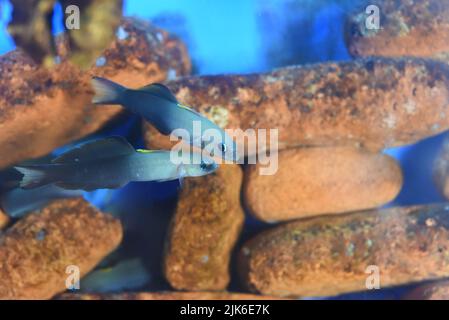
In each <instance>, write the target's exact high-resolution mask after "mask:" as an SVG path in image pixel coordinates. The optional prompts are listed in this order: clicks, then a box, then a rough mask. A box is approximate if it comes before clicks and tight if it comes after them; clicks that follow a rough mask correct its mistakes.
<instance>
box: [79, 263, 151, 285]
mask: <svg viewBox="0 0 449 320" xmlns="http://www.w3.org/2000/svg"><path fill="white" fill-rule="evenodd" d="M150 281H151V276H150V273H149V272H148V271H147V270H146V268H145V266H144V264H143V263H142V261H141V260H140V259H130V260H125V261H122V262H119V263H117V264H116V265H114V266H112V267H108V268H102V269H97V270H94V271H92V272H91V273H89V274H87V275H86V276H85V277H84V278H83V279H81V290H82V291H83V292H95V293H107V292H119V291H123V290H136V289H139V288H142V287H144V286H145V285H146V284H148V283H149V282H150Z"/></svg>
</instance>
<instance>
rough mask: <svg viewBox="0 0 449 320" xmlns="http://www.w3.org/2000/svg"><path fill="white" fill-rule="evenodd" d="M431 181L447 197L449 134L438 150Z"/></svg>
mask: <svg viewBox="0 0 449 320" xmlns="http://www.w3.org/2000/svg"><path fill="white" fill-rule="evenodd" d="M432 174H433V181H434V183H435V186H436V187H437V189H438V190H439V191H440V193H441V194H442V195H443V196H444V197H445V198H446V199H449V136H447V137H446V138H445V139H444V141H443V145H442V147H441V149H440V150H439V152H438V154H437V156H436V158H435V160H434V162H433V168H432Z"/></svg>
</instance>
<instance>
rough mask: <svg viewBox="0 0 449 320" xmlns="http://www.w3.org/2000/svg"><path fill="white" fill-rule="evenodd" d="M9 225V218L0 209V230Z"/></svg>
mask: <svg viewBox="0 0 449 320" xmlns="http://www.w3.org/2000/svg"><path fill="white" fill-rule="evenodd" d="M8 223H9V217H8V215H7V214H6V213H4V212H3V211H2V210H1V209H0V230H2V229H4V228H5V227H6V226H7V225H8Z"/></svg>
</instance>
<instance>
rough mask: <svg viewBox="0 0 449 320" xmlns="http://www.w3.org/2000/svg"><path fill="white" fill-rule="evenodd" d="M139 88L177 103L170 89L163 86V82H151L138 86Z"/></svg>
mask: <svg viewBox="0 0 449 320" xmlns="http://www.w3.org/2000/svg"><path fill="white" fill-rule="evenodd" d="M139 90H142V91H145V92H148V93H151V94H153V95H155V96H158V97H161V98H164V99H167V100H169V101H171V102H174V103H178V100H176V97H175V96H174V95H173V93H172V92H171V91H170V89H169V88H167V87H166V86H164V85H163V84H160V83H152V84H149V85H147V86H145V87H142V88H140V89H139Z"/></svg>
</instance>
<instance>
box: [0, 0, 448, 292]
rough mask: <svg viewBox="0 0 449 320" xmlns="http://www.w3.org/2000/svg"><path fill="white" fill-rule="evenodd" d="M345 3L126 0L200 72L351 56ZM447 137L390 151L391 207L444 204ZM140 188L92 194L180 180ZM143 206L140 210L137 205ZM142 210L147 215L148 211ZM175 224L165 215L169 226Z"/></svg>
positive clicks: (153, 191) (3, 42)
mask: <svg viewBox="0 0 449 320" xmlns="http://www.w3.org/2000/svg"><path fill="white" fill-rule="evenodd" d="M343 2H345V3H351V2H350V1H343ZM343 2H342V1H327V2H326V1H316V2H315V4H314V5H310V3H312V2H310V1H308V3H309V5H308V6H306V7H304V8H303V9H304V10H291V8H290V7H289V6H288V1H282V0H277V1H276V0H266V1H256V0H245V1H237V0H213V1H211V0H163V1H142V0H126V1H125V6H124V13H125V15H135V16H138V17H140V18H147V19H151V20H152V21H154V22H155V23H156V24H158V25H159V26H161V27H163V28H165V29H167V30H169V31H171V32H173V33H175V34H177V35H178V36H179V37H180V38H182V39H183V40H184V41H185V42H186V44H187V46H188V48H189V52H190V55H191V57H192V60H193V63H194V71H195V73H196V74H220V73H251V72H264V71H268V70H270V69H272V68H274V67H280V66H283V65H288V64H304V63H312V62H320V61H328V60H337V61H341V60H349V59H351V58H350V57H349V55H348V52H347V50H346V48H345V45H344V41H343V31H342V28H343V21H344V16H345V13H346V12H347V10H349V9H350V7H351V6H350V5H349V6H347V5H345V6H342V5H339V3H343ZM0 6H1V11H0V12H1V14H0V54H2V53H5V52H8V51H10V50H13V49H14V43H13V41H12V40H11V38H10V36H9V35H8V33H7V32H6V25H7V23H8V21H9V19H10V14H11V6H10V4H9V2H8V1H6V0H0ZM61 17H62V10H61V8H60V7H58V8H57V11H56V15H55V17H54V32H55V33H59V32H61V31H62V30H63V26H62V22H61ZM137 122H138V120H137V119H136V118H133V117H130V118H129V119H128V120H127V122H126V123H127V126H121V127H119V128H112V129H110V131H108V134H109V133H111V132H112V133H121V134H123V135H126V136H128V137H129V136H130V135H133V133H132V131H133V128H134V127H135V126H136V123H137ZM444 136H445V134H443V135H439V136H436V137H433V138H429V139H426V140H425V141H422V142H419V143H417V144H415V145H412V146H405V147H400V148H394V149H389V150H385V153H387V154H389V155H391V156H393V157H395V158H396V159H398V160H399V161H400V163H401V166H402V168H403V172H404V182H405V183H404V187H403V189H402V191H401V193H400V195H399V196H398V197H397V199H396V200H395V201H394V202H393V203H392V204H390V205H411V204H422V203H430V202H439V201H444V199H443V198H442V197H441V195H439V194H438V192H437V191H436V189H435V186H434V184H433V182H432V179H431V176H432V175H431V170H432V162H433V159H434V158H435V155H436V153H437V152H438V150H439V148H440V146H441V144H442V140H443V137H444ZM134 137H135V139H131V141H133V143H134V144H135V146H139V145H141V144H142V141H141V138H139V137H136V133H135V132H134ZM373 174H375V173H373ZM139 186H140V187H139V188H137V187H136V185H135V184H131V185H130V186H128V187H127V188H125V189H124V190H119V191H114V192H113V193H112V194H111V193H110V192H106V191H104V190H99V191H97V192H94V193H89V194H87V195H86V197H87V198H88V199H89V200H91V201H93V202H94V203H96V204H97V205H98V206H102V205H104V201H103V200H104V199H105V197H106V198H110V199H114V198H115V197H118V196H120V195H123V193H124V192H125V193H126V191H127V190H128V191H129V190H133V192H136V190H140V191H139V192H140V193H142V192H143V193H145V197H148V198H152V199H154V200H161V199H163V200H164V201H165V199H169V198H170V197H172V196H173V195H174V193H175V191H176V188H177V186H176V184H167V185H165V187H164V188H162V193H161V192H160V191H161V188H160V187H154V185H151V184H147V185H145V187H144V188H142V187H141V186H142V185H139ZM173 190H174V191H173ZM158 197H159V198H158ZM99 199H102V201H98V200H99ZM133 201H134V200H133ZM136 201H138V200H136ZM133 203H135V202H133ZM128 205H129V203H128ZM142 205H143V204H142ZM118 206H119V207H120V206H121V205H118ZM119 209H120V210H122V211H123V210H125V211H126V207H121V208H117V205H116V207H113V208H110V210H111V211H117V212H119V211H120V210H119ZM135 210H138V209H137V207H135ZM155 212H156V213H154V212H153V214H154V215H156V217H157V216H158V214H157V212H159V211H157V210H156V211H155ZM141 214H142V215H145V212H141ZM162 220H163V219H162ZM167 222H168V220H167V221H165V220H164V223H167ZM158 228H159V227H158ZM157 230H160V228H159V229H156V232H157ZM153 240H154V239H153ZM153 245H154V244H153ZM158 245H160V243H158ZM363 297H365V296H363ZM376 297H377V296H376ZM367 298H369V297H367Z"/></svg>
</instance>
